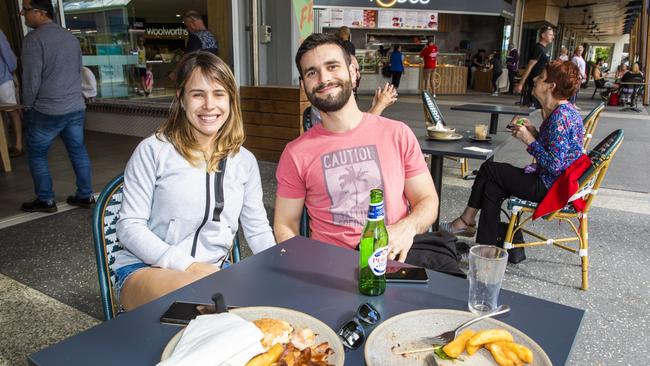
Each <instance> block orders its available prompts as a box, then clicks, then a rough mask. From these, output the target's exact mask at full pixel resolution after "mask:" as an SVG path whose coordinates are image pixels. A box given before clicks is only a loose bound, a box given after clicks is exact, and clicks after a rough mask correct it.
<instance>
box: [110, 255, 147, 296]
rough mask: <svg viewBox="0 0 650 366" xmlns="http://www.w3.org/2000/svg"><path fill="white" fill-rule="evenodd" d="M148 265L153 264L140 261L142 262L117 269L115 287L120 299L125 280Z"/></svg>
mask: <svg viewBox="0 0 650 366" xmlns="http://www.w3.org/2000/svg"><path fill="white" fill-rule="evenodd" d="M148 267H151V266H150V265H148V264H144V263H142V262H140V263H133V264H129V265H126V266H124V267H120V268H118V269H117V270H115V289H116V290H117V299H118V301H119V298H120V292H122V286H124V282H126V280H127V279H128V278H129V277H130V276H131V275H132V274H134V273H135V272H137V271H139V270H141V269H143V268H148Z"/></svg>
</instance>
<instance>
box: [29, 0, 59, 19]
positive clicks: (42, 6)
mask: <svg viewBox="0 0 650 366" xmlns="http://www.w3.org/2000/svg"><path fill="white" fill-rule="evenodd" d="M32 8H34V9H38V10H42V11H43V12H45V15H47V17H48V18H50V19H54V7H52V1H51V0H32Z"/></svg>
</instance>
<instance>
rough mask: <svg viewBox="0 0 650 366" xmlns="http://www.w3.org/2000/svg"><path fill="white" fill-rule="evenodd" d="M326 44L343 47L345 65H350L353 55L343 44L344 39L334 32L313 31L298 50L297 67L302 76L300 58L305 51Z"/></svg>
mask: <svg viewBox="0 0 650 366" xmlns="http://www.w3.org/2000/svg"><path fill="white" fill-rule="evenodd" d="M326 44H333V45H337V46H339V48H340V49H341V53H343V58H344V59H345V65H346V66H350V63H351V62H352V61H351V56H350V53H348V51H347V49H346V48H345V46H344V45H343V41H342V40H341V39H340V38H339V37H337V36H335V35H333V34H325V33H313V34H312V35H310V36H309V37H307V39H305V40H304V41H302V44H301V45H300V47H299V48H298V52H296V67H297V68H298V73H300V78H301V79H302V68H301V67H300V60H301V59H302V56H304V55H305V53H307V52H309V51H311V50H313V49H315V48H316V47H318V46H323V45H326Z"/></svg>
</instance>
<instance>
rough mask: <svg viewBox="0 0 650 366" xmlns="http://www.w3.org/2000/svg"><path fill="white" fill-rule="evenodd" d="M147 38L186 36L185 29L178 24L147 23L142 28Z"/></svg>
mask: <svg viewBox="0 0 650 366" xmlns="http://www.w3.org/2000/svg"><path fill="white" fill-rule="evenodd" d="M144 32H145V35H146V36H147V37H148V38H187V36H188V33H187V29H185V28H184V27H183V26H181V25H178V24H170V25H166V24H147V25H146V26H145V28H144Z"/></svg>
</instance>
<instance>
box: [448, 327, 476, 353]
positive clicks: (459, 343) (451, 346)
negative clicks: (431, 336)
mask: <svg viewBox="0 0 650 366" xmlns="http://www.w3.org/2000/svg"><path fill="white" fill-rule="evenodd" d="M474 334H476V332H475V331H473V330H471V329H467V330H465V331H464V332H462V333H461V334H460V335H459V336H458V337H456V339H454V340H453V341H451V342H449V343H447V345H445V346H444V347H442V350H443V351H445V353H446V354H447V356H449V357H451V358H456V357H458V356H460V354H461V353H463V351H464V350H465V345H466V344H467V341H468V340H469V339H470V338H471V337H472V336H473V335H474Z"/></svg>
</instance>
